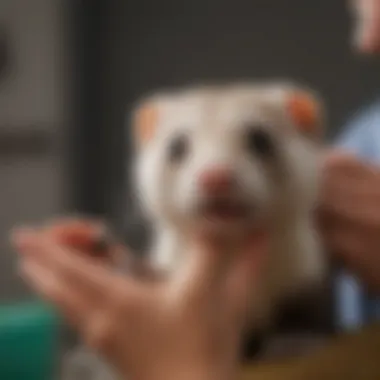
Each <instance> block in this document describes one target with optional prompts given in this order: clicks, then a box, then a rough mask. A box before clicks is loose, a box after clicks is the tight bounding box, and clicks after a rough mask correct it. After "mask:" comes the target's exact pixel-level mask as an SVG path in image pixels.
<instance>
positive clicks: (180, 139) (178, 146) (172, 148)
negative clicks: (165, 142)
mask: <svg viewBox="0 0 380 380" xmlns="http://www.w3.org/2000/svg"><path fill="white" fill-rule="evenodd" d="M188 149H189V141H188V139H187V138H186V136H184V135H181V136H177V137H176V138H174V139H173V140H172V141H171V143H170V145H169V152H168V154H169V160H170V161H171V162H175V163H177V162H180V161H182V160H183V159H184V158H185V157H186V155H187V153H188Z"/></svg>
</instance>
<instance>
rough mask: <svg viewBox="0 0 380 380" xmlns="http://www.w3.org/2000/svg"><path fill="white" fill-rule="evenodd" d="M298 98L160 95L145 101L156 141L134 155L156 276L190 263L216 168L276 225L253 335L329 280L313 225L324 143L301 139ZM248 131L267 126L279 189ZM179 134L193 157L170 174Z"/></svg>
mask: <svg viewBox="0 0 380 380" xmlns="http://www.w3.org/2000/svg"><path fill="white" fill-rule="evenodd" d="M294 89H297V87H296V86H293V85H291V84H280V83H263V84H255V83H253V84H245V85H238V84H237V85H229V86H215V87H197V88H190V89H185V90H182V91H178V92H172V93H167V94H159V95H157V96H155V97H153V98H151V99H149V100H148V101H150V102H153V103H154V104H156V107H158V110H159V120H158V125H157V130H156V134H155V136H154V138H153V140H152V141H150V142H149V143H147V144H146V145H145V146H143V147H142V148H140V149H139V151H138V154H137V164H136V171H135V174H136V184H137V189H138V194H139V195H140V197H141V201H142V205H143V207H144V210H145V212H146V213H147V216H148V217H149V218H150V219H151V220H152V222H153V224H154V227H155V232H156V233H155V241H154V244H153V247H152V256H151V258H152V262H153V263H154V264H155V265H156V266H157V267H159V268H160V269H165V270H175V269H176V268H177V266H178V265H179V263H180V262H181V259H182V258H183V257H185V255H186V254H187V249H186V246H187V244H188V243H187V242H186V239H185V231H186V230H187V229H189V228H192V226H193V225H194V223H197V222H199V220H197V215H196V214H195V213H194V209H195V207H196V205H197V202H199V199H200V198H201V197H202V194H201V193H200V190H199V189H198V186H197V178H198V177H199V175H200V173H201V172H202V171H203V170H205V169H206V168H208V167H210V166H212V165H219V164H222V165H227V166H228V167H230V168H231V169H232V170H233V171H234V173H235V174H236V176H237V177H238V179H239V184H240V186H239V188H238V189H237V192H238V195H239V197H242V198H243V199H246V200H248V201H250V202H254V203H255V204H256V205H258V206H259V207H260V209H261V211H262V212H264V213H267V214H268V215H272V219H271V220H272V221H273V222H272V226H271V227H272V228H273V236H272V245H273V246H272V250H271V252H270V258H269V266H268V268H267V272H266V274H265V276H263V282H262V283H261V287H260V288H258V289H257V292H256V296H255V299H254V300H253V301H252V302H253V306H254V313H253V319H254V321H253V323H254V325H255V326H256V327H257V328H260V327H263V326H264V325H265V324H266V323H268V322H269V321H270V320H271V317H272V315H273V313H274V312H275V310H276V306H277V305H278V303H279V302H280V301H281V300H283V299H284V298H286V297H288V296H290V295H292V294H295V293H297V292H299V291H303V290H304V289H306V288H307V287H309V286H310V287H313V286H314V287H315V286H317V285H319V284H320V283H321V282H322V280H323V277H324V274H325V271H326V268H325V263H324V260H323V257H322V255H321V253H320V249H319V245H318V239H317V237H316V236H315V232H314V228H313V223H312V218H311V213H312V211H313V207H314V202H315V200H316V197H317V192H318V183H319V147H318V141H317V140H313V138H310V137H306V136H303V135H302V134H300V133H299V132H297V130H296V128H295V125H294V124H293V122H292V119H291V118H290V115H288V114H287V110H286V108H285V99H286V96H288V95H289V94H290V91H292V90H294ZM246 123H252V124H255V123H259V124H262V125H265V126H266V128H268V129H269V130H270V132H271V134H272V136H273V137H274V138H275V140H276V145H277V147H278V150H279V154H280V156H281V160H280V162H281V164H280V165H279V166H278V167H277V170H278V171H279V173H280V179H278V180H275V181H273V180H272V179H271V177H270V176H269V174H268V172H267V169H266V168H265V167H264V166H263V163H262V162H261V161H260V160H259V159H255V158H254V157H252V155H249V154H248V153H247V152H246V151H245V149H244V147H243V145H242V139H241V136H242V131H243V130H242V127H243V126H244V125H245V124H246ZM182 131H184V132H186V133H187V134H188V136H189V140H190V144H191V147H190V151H191V154H190V155H189V157H187V158H186V160H185V161H184V162H183V163H181V164H180V165H178V166H174V167H173V166H172V165H170V163H168V161H167V159H166V153H167V146H168V144H169V142H170V141H171V138H172V137H173V136H174V134H175V133H178V132H182Z"/></svg>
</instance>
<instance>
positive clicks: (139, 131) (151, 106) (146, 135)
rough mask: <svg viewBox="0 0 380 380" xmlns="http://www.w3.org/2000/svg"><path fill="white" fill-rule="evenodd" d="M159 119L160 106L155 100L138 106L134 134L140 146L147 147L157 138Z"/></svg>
mask: <svg viewBox="0 0 380 380" xmlns="http://www.w3.org/2000/svg"><path fill="white" fill-rule="evenodd" d="M158 119H159V109H158V105H157V103H156V102H155V101H153V100H147V101H145V102H143V103H142V104H140V105H139V106H137V108H136V109H135V112H134V114H133V121H132V126H133V132H134V138H135V141H136V142H137V144H138V145H139V146H145V145H146V144H148V143H149V142H150V141H152V139H153V138H154V137H155V134H156V131H157V124H158Z"/></svg>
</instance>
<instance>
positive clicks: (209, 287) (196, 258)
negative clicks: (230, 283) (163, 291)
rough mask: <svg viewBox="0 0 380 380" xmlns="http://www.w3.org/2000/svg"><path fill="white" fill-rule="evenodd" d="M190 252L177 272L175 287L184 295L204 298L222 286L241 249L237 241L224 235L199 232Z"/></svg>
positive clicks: (193, 239) (193, 240)
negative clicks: (238, 247)
mask: <svg viewBox="0 0 380 380" xmlns="http://www.w3.org/2000/svg"><path fill="white" fill-rule="evenodd" d="M191 241H192V246H191V251H190V252H188V254H187V255H186V260H184V262H183V265H182V267H181V268H180V269H179V270H178V271H177V272H176V273H175V280H174V281H175V283H176V287H177V286H178V284H180V287H179V288H178V289H181V290H179V292H180V293H181V294H182V296H183V295H184V294H185V293H186V294H187V295H190V294H189V293H191V297H198V296H199V297H203V296H206V295H209V294H210V292H211V293H213V292H215V291H218V290H217V289H220V288H221V284H222V283H223V282H225V281H226V278H227V273H228V272H229V270H230V269H231V264H232V262H233V259H234V257H235V256H236V253H237V251H238V249H237V246H236V243H235V242H233V241H231V240H230V239H227V238H226V237H225V236H220V235H214V234H200V235H197V236H196V237H194V238H192V239H191Z"/></svg>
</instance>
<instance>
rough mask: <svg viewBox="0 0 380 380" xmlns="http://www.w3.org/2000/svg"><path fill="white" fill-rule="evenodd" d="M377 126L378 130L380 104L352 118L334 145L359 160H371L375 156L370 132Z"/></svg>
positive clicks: (374, 145) (374, 146)
mask: <svg viewBox="0 0 380 380" xmlns="http://www.w3.org/2000/svg"><path fill="white" fill-rule="evenodd" d="M377 124H379V128H380V104H375V105H374V106H372V107H370V108H368V109H366V110H364V112H363V111H362V112H361V113H359V114H358V115H357V116H356V117H354V118H353V120H352V121H350V122H349V123H348V124H347V125H346V126H345V128H344V129H343V134H342V135H341V136H340V137H339V138H338V140H337V142H336V144H335V145H336V146H337V147H338V148H342V149H345V150H347V151H349V152H351V153H353V154H355V155H357V156H359V157H360V158H363V159H372V158H373V156H374V155H375V156H376V152H375V148H376V144H374V140H373V136H372V135H373V133H372V131H373V129H374V128H375V127H376V125H377Z"/></svg>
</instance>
